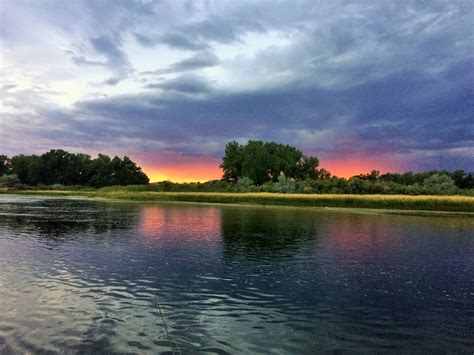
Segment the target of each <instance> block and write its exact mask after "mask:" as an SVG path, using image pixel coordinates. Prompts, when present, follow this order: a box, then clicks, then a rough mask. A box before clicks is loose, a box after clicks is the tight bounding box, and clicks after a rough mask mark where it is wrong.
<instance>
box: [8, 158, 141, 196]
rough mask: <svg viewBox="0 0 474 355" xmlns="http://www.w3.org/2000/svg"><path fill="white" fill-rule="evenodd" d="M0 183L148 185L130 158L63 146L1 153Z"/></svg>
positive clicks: (97, 185)
mask: <svg viewBox="0 0 474 355" xmlns="http://www.w3.org/2000/svg"><path fill="white" fill-rule="evenodd" d="M0 179H1V180H0V184H3V185H15V184H24V185H29V186H38V185H54V184H60V185H65V186H70V185H81V186H91V187H103V186H112V185H136V184H147V183H148V182H149V180H148V177H147V176H146V174H145V173H144V172H142V170H141V168H140V167H138V166H137V165H136V163H134V162H133V161H132V160H131V159H130V158H129V157H127V156H125V157H123V158H119V157H117V156H115V157H114V158H110V157H109V156H107V155H105V154H99V155H98V156H97V158H95V159H92V158H91V156H90V155H87V154H82V153H69V152H67V151H65V150H62V149H57V150H54V149H53V150H50V151H49V152H47V153H44V154H42V155H16V156H13V157H12V158H9V157H7V156H6V155H0Z"/></svg>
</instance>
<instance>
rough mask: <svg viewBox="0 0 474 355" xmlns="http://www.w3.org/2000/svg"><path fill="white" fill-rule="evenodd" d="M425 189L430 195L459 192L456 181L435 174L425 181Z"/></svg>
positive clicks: (443, 175)
mask: <svg viewBox="0 0 474 355" xmlns="http://www.w3.org/2000/svg"><path fill="white" fill-rule="evenodd" d="M423 188H424V189H425V191H426V193H429V194H434V195H438V194H454V193H456V192H457V191H458V188H457V186H456V184H455V183H454V180H453V179H452V178H450V177H449V176H448V175H445V174H434V175H431V176H430V177H428V178H426V179H425V180H423Z"/></svg>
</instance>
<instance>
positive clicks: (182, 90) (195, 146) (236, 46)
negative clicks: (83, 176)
mask: <svg viewBox="0 0 474 355" xmlns="http://www.w3.org/2000/svg"><path fill="white" fill-rule="evenodd" d="M471 5H472V4H470V3H469V2H462V1H461V2H449V3H448V2H445V1H439V2H437V1H432V2H421V1H420V2H416V1H415V2H406V1H400V2H396V3H394V4H388V3H386V2H384V3H372V4H370V3H365V2H361V3H352V4H351V3H347V2H344V1H341V2H337V1H328V2H315V1H297V2H275V1H271V2H266V1H253V2H252V1H238V2H235V1H234V2H230V1H229V2H225V1H216V2H207V1H203V2H199V1H190V2H174V1H170V2H149V1H146V2H140V1H85V0H84V1H76V2H74V3H72V4H67V6H66V4H65V3H63V2H59V1H58V2H36V3H31V2H27V1H13V0H11V1H6V2H4V5H3V6H2V7H1V8H0V11H1V19H2V21H1V22H2V27H1V29H0V31H1V32H0V35H1V39H2V42H1V46H2V47H1V50H2V57H3V58H4V60H2V70H1V75H2V83H3V85H2V88H1V91H2V102H1V118H0V119H1V125H0V129H1V132H0V138H1V141H2V147H1V148H2V152H3V153H6V154H10V155H11V154H18V153H31V152H41V151H44V150H46V149H51V148H55V147H62V148H67V149H70V150H80V151H89V152H91V153H95V152H98V151H105V152H109V153H110V154H115V153H116V154H123V153H128V154H130V155H131V156H136V157H137V158H138V159H139V158H140V157H149V156H151V155H156V156H157V157H158V158H157V161H160V162H162V163H163V164H165V163H164V162H165V161H167V162H171V161H174V160H176V161H179V160H180V159H181V160H186V161H188V159H192V158H193V157H194V158H196V159H199V161H202V160H203V159H204V160H205V159H208V161H215V159H217V158H219V157H220V156H221V155H222V153H223V149H224V146H225V143H226V142H227V141H229V140H233V139H236V140H239V141H242V142H245V141H246V140H248V139H264V140H277V141H281V142H284V143H289V144H292V145H296V146H298V147H299V148H301V149H302V150H304V151H305V152H307V153H310V154H315V155H317V156H319V157H321V158H322V161H323V163H324V161H325V160H326V161H328V162H329V161H334V160H337V159H342V160H350V159H361V157H362V158H364V159H365V158H370V157H372V158H374V157H376V159H374V161H376V162H377V164H379V165H385V166H382V168H383V169H390V170H405V169H413V170H424V169H432V168H446V169H457V168H463V169H467V170H472V167H473V166H474V96H473V94H472V87H473V83H474V55H473V53H474V48H473V47H474V45H473V43H474V38H473V37H474V31H472V28H473V27H474V10H473V7H472V6H471ZM32 28H34V29H35V30H34V31H31V29H32ZM381 162H382V163H381ZM383 162H386V164H383ZM168 165H169V164H168ZM378 167H379V166H374V168H378ZM329 168H330V166H329ZM158 169H159V167H158Z"/></svg>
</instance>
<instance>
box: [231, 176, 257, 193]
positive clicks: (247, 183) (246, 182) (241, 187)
mask: <svg viewBox="0 0 474 355" xmlns="http://www.w3.org/2000/svg"><path fill="white" fill-rule="evenodd" d="M254 188H255V185H254V183H253V181H252V179H250V178H248V177H246V176H244V177H243V178H240V179H239V180H237V182H236V183H235V189H236V190H237V192H250V191H253V190H254Z"/></svg>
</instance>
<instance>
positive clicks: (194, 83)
mask: <svg viewBox="0 0 474 355" xmlns="http://www.w3.org/2000/svg"><path fill="white" fill-rule="evenodd" d="M147 87H148V88H149V89H162V90H165V91H174V92H180V93H185V94H203V93H209V92H210V91H211V86H210V83H209V82H208V81H207V80H204V79H202V78H200V77H198V76H196V75H181V76H178V77H177V78H174V79H170V80H165V81H162V82H160V83H155V84H148V85H147Z"/></svg>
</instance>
